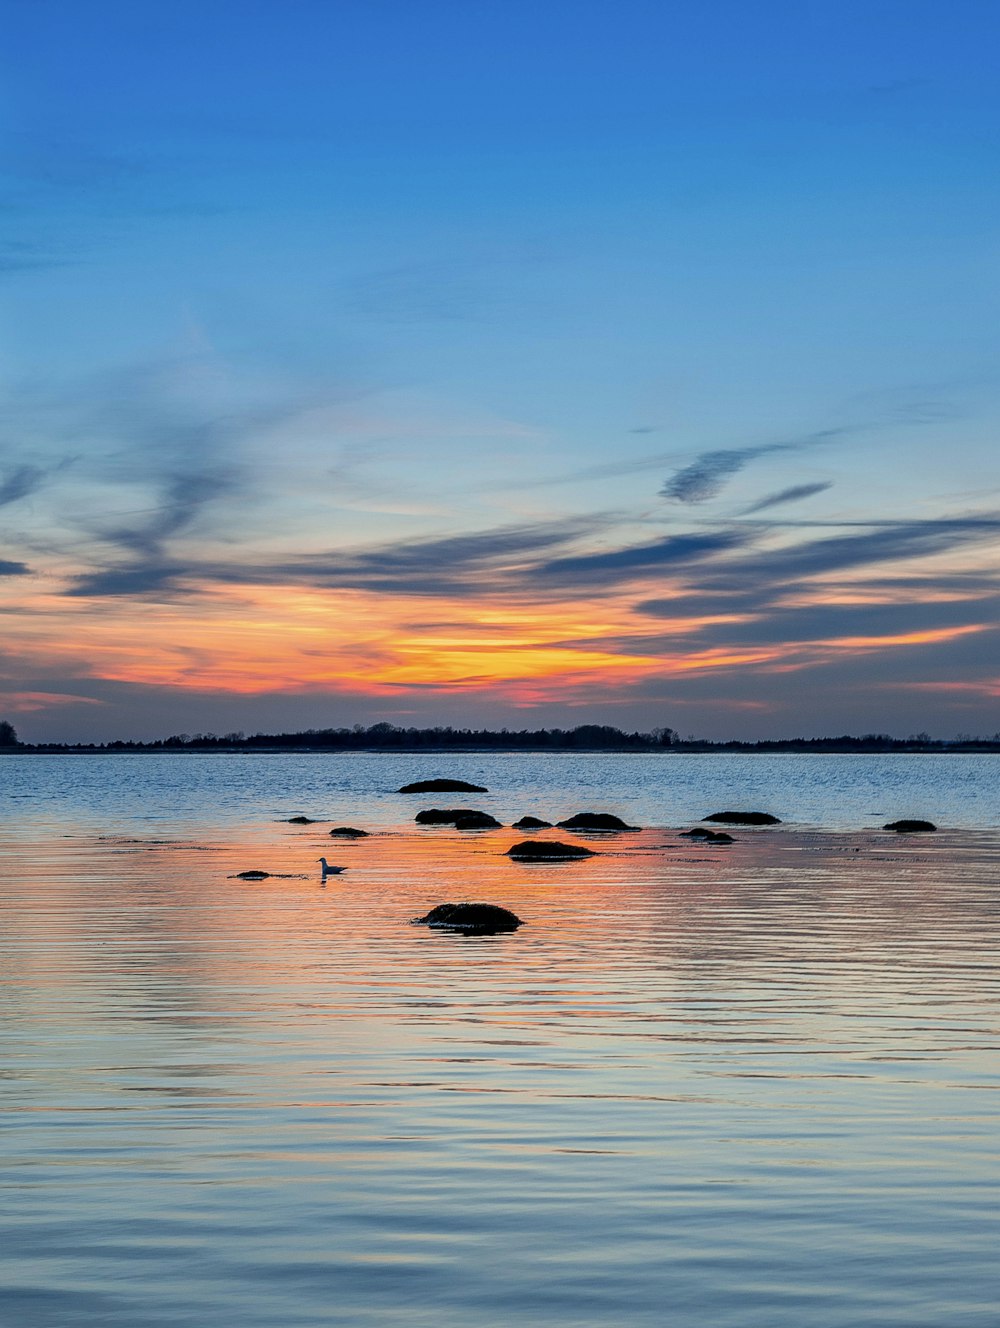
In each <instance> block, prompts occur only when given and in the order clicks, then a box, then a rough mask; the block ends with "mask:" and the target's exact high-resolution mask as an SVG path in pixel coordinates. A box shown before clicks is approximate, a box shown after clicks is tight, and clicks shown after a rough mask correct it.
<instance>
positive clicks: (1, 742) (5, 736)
mask: <svg viewBox="0 0 1000 1328" xmlns="http://www.w3.org/2000/svg"><path fill="white" fill-rule="evenodd" d="M19 746H20V743H19V742H18V740H17V734H16V733H15V732H14V725H13V724H8V723H7V721H6V720H5V719H0V747H19Z"/></svg>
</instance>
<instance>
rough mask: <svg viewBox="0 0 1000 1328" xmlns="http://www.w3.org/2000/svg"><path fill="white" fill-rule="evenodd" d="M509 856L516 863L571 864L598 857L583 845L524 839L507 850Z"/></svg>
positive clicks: (552, 840) (553, 840)
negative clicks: (577, 859)
mask: <svg viewBox="0 0 1000 1328" xmlns="http://www.w3.org/2000/svg"><path fill="white" fill-rule="evenodd" d="M507 856H508V858H513V859H514V860H515V862H569V861H570V860H571V859H573V858H593V857H596V856H597V855H596V854H595V853H594V850H593V849H592V848H584V847H583V845H582V844H563V843H562V842H560V840H558V839H522V840H521V842H520V843H519V844H514V845H513V846H512V847H511V848H509V849H508V850H507Z"/></svg>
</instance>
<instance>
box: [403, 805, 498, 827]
mask: <svg viewBox="0 0 1000 1328" xmlns="http://www.w3.org/2000/svg"><path fill="white" fill-rule="evenodd" d="M485 815H486V813H485V812H480V811H477V810H476V808H475V807H428V808H427V810H426V811H422V812H417V814H416V816H415V817H414V818H413V819H414V820H415V821H416V823H417V825H454V824H455V822H456V821H461V820H463V819H464V818H466V817H471V816H485ZM490 819H491V820H492V817H491V818H490Z"/></svg>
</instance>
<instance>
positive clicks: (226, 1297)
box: [0, 755, 1000, 1328]
mask: <svg viewBox="0 0 1000 1328" xmlns="http://www.w3.org/2000/svg"><path fill="white" fill-rule="evenodd" d="M996 761H997V758H996V757H989V756H984V757H975V756H955V757H937V756H899V757H863V758H855V757H815V758H814V757H802V756H789V757H766V758H765V757H752V758H743V757H728V756H726V757H703V756H693V757H680V758H674V757H668V758H663V757H654V756H635V757H633V756H625V757H617V756H616V757H604V756H593V757H591V756H573V757H558V756H549V755H546V756H542V757H538V758H535V757H522V756H516V757H494V756H489V757H485V756H484V757H478V756H468V757H461V758H457V757H440V758H435V757H427V756H424V757H422V758H418V757H399V758H395V757H393V758H389V757H374V756H373V757H358V756H345V757H330V756H276V757H247V756H234V757H214V756H213V757H197V756H186V755H185V756H169V757H128V756H123V757H107V758H97V757H65V758H56V757H52V758H48V757H41V758H5V759H0V780H2V785H0V787H2V794H0V855H2V858H0V863H2V865H0V909H2V918H3V938H4V939H3V943H2V948H3V970H2V986H0V1000H2V1004H3V1012H4V1023H3V1026H4V1030H5V1051H4V1058H3V1063H2V1064H3V1069H2V1083H3V1115H2V1124H3V1127H4V1132H5V1144H6V1147H5V1149H4V1158H5V1159H6V1160H5V1161H4V1162H3V1163H2V1164H0V1182H2V1184H3V1187H4V1196H3V1197H4V1202H3V1205H2V1210H0V1211H2V1216H0V1265H2V1282H0V1285H2V1290H0V1321H2V1322H3V1323H4V1325H7V1324H9V1325H11V1328H65V1326H71V1325H81V1326H84V1328H96V1325H113V1326H114V1328H179V1326H180V1325H185V1326H188V1325H190V1328H194V1326H195V1325H198V1328H203V1325H205V1324H207V1323H211V1324H213V1325H219V1328H230V1326H232V1328H236V1325H248V1326H249V1328H283V1326H284V1325H290V1326H292V1328H305V1326H306V1325H308V1326H309V1328H313V1326H314V1325H331V1324H336V1325H351V1326H352V1328H353V1325H364V1326H367V1325H380V1326H381V1325H387V1324H397V1323H406V1324H411V1323H412V1324H418V1325H423V1324H433V1325H435V1328H487V1326H488V1328H493V1326H494V1325H500V1324H515V1325H532V1326H534V1325H541V1324H556V1325H565V1326H566V1328H568V1326H569V1325H573V1326H574V1328H576V1326H580V1328H591V1326H593V1328H597V1325H601V1326H602V1328H604V1326H606V1325H608V1324H619V1323H621V1324H626V1323H627V1324H629V1325H632V1324H635V1325H640V1326H641V1328H646V1325H650V1328H651V1326H652V1325H657V1326H659V1325H663V1324H665V1323H667V1324H673V1325H683V1326H684V1328H686V1326H687V1325H692V1326H693V1325H704V1324H708V1325H719V1326H720V1328H730V1325H731V1326H732V1328H737V1326H739V1328H765V1326H766V1328H802V1325H803V1324H807V1323H808V1324H809V1325H815V1326H816V1328H868V1325H872V1326H873V1328H874V1325H876V1324H877V1325H899V1326H900V1328H932V1325H933V1328H940V1326H941V1325H948V1328H995V1325H996V1323H997V1322H998V1318H1000V1314H998V1303H1000V1272H998V1269H997V1260H996V1249H997V1243H998V1240H997V1238H998V1234H1000V1233H998V1231H997V1226H998V1222H997V1218H996V1217H995V1215H994V1213H995V1208H996V1205H995V1192H996V1186H997V1181H998V1179H1000V1158H998V1148H997V1142H996V1141H997V1130H996V1126H997V1106H998V1098H997V1087H998V1080H997V1076H996V1067H997V1064H998V1060H997V1049H998V1047H997V1044H998V1024H1000V1019H998V1003H1000V980H998V968H997V962H996V961H997V936H998V904H1000V889H998V882H997V871H996V862H997V848H998V845H1000V835H998V832H997V817H996V814H995V806H996V795H995V788H996V778H995V773H994V772H995V771H996V770H997V769H998V768H1000V767H998V766H997V765H996ZM436 773H448V774H457V775H459V776H460V777H464V778H470V779H473V780H477V778H478V780H479V782H483V783H486V784H488V785H489V786H490V788H491V789H493V790H494V792H492V793H491V794H489V795H477V796H469V797H466V796H464V795H463V796H461V797H459V798H454V797H453V795H448V796H447V797H446V798H445V799H444V802H445V803H448V802H451V801H455V802H458V803H460V804H461V803H465V802H468V804H469V805H472V806H483V807H488V808H489V809H490V810H491V811H493V812H494V813H495V814H496V815H498V816H499V817H500V818H501V819H504V820H508V821H509V820H510V819H513V818H514V817H516V816H518V815H520V814H522V813H524V812H533V813H535V814H540V815H546V813H548V814H549V816H550V818H551V815H552V814H553V813H555V814H557V815H563V814H566V813H569V812H573V811H577V810H581V809H584V808H593V809H595V810H610V811H618V812H619V813H621V814H623V815H625V817H626V818H627V819H629V820H633V821H637V822H640V823H641V824H643V825H644V826H647V827H651V828H647V829H645V830H643V831H642V832H641V833H639V834H634V835H628V836H621V837H620V838H618V839H616V840H614V841H611V842H606V841H600V842H599V841H596V840H591V841H589V842H590V843H591V844H592V845H593V846H594V847H596V848H598V849H599V850H600V853H599V856H597V857H594V858H592V859H590V860H588V861H585V862H580V863H570V864H562V865H559V866H549V867H528V866H524V865H519V864H516V863H513V862H511V861H510V860H509V859H507V858H506V857H505V856H503V852H502V850H503V849H504V848H506V847H507V845H508V844H509V843H510V842H511V841H512V840H513V839H514V838H515V834H514V832H512V831H509V830H505V831H495V832H488V833H482V834H464V835H463V834H459V833H458V832H455V831H453V830H450V829H447V828H443V829H442V828H433V829H426V830H422V829H418V828H417V827H415V826H414V825H413V824H412V819H411V818H412V815H413V813H414V812H415V811H416V810H417V809H418V808H419V807H421V806H424V805H434V804H435V803H438V804H439V805H440V803H441V801H442V799H441V798H440V796H439V797H436V798H431V799H423V798H405V797H401V796H400V795H398V794H395V793H393V792H392V790H393V789H395V788H396V787H398V786H399V785H400V784H402V783H403V782H405V781H406V780H408V779H411V778H417V777H420V776H422V775H425V774H436ZM727 805H728V806H733V805H735V806H742V807H748V806H753V807H760V808H763V809H765V810H771V811H773V812H775V813H776V814H778V815H780V816H782V818H783V819H784V820H786V821H788V822H789V823H790V827H791V828H787V829H786V828H785V827H782V828H781V829H778V830H767V831H763V832H743V831H739V832H737V836H738V842H737V843H736V844H734V845H732V846H730V847H724V848H714V847H708V846H702V845H698V844H693V843H691V842H690V841H688V840H686V839H683V838H679V837H678V836H677V834H676V833H674V831H673V830H672V829H670V828H669V827H672V826H673V827H676V826H679V825H685V824H691V823H692V821H693V820H694V819H696V818H697V817H698V816H701V815H704V814H705V813H706V812H708V811H712V810H717V809H719V808H721V807H724V806H727ZM297 812H304V813H306V814H310V815H315V816H322V817H329V818H330V820H331V821H333V822H334V823H338V824H339V823H348V824H354V825H361V826H363V827H365V828H368V829H371V830H373V831H374V832H375V833H373V835H372V836H371V837H370V838H369V839H367V840H360V841H357V842H353V843H336V844H334V845H333V847H332V850H331V844H332V841H331V840H330V839H329V837H328V835H327V833H326V832H327V829H328V825H324V824H317V825H312V826H306V827H298V826H291V825H288V824H284V823H282V822H281V821H280V820H279V819H278V818H279V817H286V816H290V815H293V814H295V813H297ZM904 815H907V816H909V815H924V816H930V817H931V818H932V819H934V820H935V821H937V822H938V823H939V824H940V825H941V826H943V827H945V828H944V829H943V830H942V831H941V832H940V833H939V834H937V835H933V836H925V837H920V836H906V837H897V836H892V835H887V834H885V833H883V832H881V831H879V830H877V829H875V828H874V827H877V826H878V825H880V824H881V822H882V820H883V819H889V817H895V816H904ZM320 854H325V855H326V856H327V857H329V858H332V859H335V860H337V861H338V862H341V863H343V864H345V865H346V866H347V868H348V870H347V871H346V872H345V873H344V875H343V876H341V877H338V878H332V879H331V880H330V881H329V882H328V884H327V885H326V886H323V885H321V883H320V880H319V877H318V874H317V868H316V863H315V859H316V858H318V857H319V855H320ZM248 867H261V868H264V869H266V870H269V871H271V872H274V873H282V875H276V876H272V877H271V878H270V879H268V880H265V881H262V882H259V883H254V884H248V883H245V882H243V881H239V880H235V879H233V876H234V873H236V872H238V871H241V870H244V869H246V868H248ZM470 897H471V898H478V899H486V900H492V901H494V902H497V903H502V904H505V905H506V906H507V907H510V908H513V909H515V911H516V912H517V913H518V914H519V915H520V916H521V917H523V918H525V919H526V920H527V924H526V925H525V926H524V927H523V928H522V929H521V930H520V931H518V932H516V933H513V934H509V935H504V936H497V937H492V938H478V939H477V938H462V937H457V936H450V935H447V934H440V933H433V932H430V931H428V930H427V929H425V928H421V927H411V926H409V925H408V922H407V920H408V919H409V918H411V917H413V916H415V915H417V914H419V913H421V912H423V911H424V910H425V909H426V908H427V907H428V906H429V905H431V904H433V903H436V902H440V901H442V900H444V899H461V898H470Z"/></svg>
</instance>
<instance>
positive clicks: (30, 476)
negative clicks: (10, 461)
mask: <svg viewBox="0 0 1000 1328" xmlns="http://www.w3.org/2000/svg"><path fill="white" fill-rule="evenodd" d="M45 476H46V472H45V471H44V470H43V469H42V467H41V466H30V465H24V466H15V468H14V469H13V470H12V471H10V472H9V473H8V474H7V475H5V476H4V478H3V479H2V480H0V507H6V506H7V505H8V504H9V503H16V502H17V501H18V499H20V498H26V497H27V496H28V494H30V493H34V492H35V490H36V489H38V488H40V487H41V485H42V484H43V483H44V482H45Z"/></svg>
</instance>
